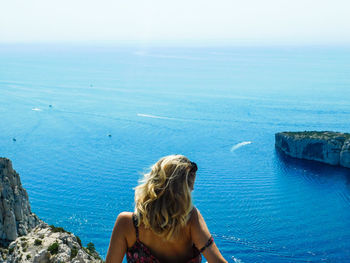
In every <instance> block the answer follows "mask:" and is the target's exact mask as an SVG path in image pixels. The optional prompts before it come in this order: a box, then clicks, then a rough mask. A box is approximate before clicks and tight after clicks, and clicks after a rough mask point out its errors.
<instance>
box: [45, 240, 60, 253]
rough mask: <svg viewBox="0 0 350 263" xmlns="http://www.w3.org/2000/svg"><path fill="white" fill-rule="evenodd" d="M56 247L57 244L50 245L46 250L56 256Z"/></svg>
mask: <svg viewBox="0 0 350 263" xmlns="http://www.w3.org/2000/svg"><path fill="white" fill-rule="evenodd" d="M58 247H59V244H58V243H57V242H55V243H52V244H51V245H50V246H49V247H48V248H47V250H48V251H49V252H50V253H51V255H54V254H57V253H58Z"/></svg>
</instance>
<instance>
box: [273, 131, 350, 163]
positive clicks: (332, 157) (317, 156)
mask: <svg viewBox="0 0 350 263" xmlns="http://www.w3.org/2000/svg"><path fill="white" fill-rule="evenodd" d="M275 146H276V147H277V148H278V149H280V150H282V151H283V152H284V153H285V154H287V155H289V156H291V157H295V158H300V159H307V160H314V161H319V162H323V163H327V164H331V165H339V166H343V167H347V168H350V134H349V133H340V132H330V131H322V132H321V131H304V132H280V133H276V134H275Z"/></svg>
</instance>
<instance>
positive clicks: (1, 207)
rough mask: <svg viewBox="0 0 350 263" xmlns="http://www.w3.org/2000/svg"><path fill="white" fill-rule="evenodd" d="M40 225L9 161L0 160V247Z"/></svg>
mask: <svg viewBox="0 0 350 263" xmlns="http://www.w3.org/2000/svg"><path fill="white" fill-rule="evenodd" d="M39 223H40V220H39V218H38V217H37V216H36V215H35V214H33V213H32V212H31V210H30V204H29V200H28V194H27V192H26V190H24V188H23V187H22V184H21V180H20V178H19V175H18V174H17V173H16V171H14V170H13V168H12V163H11V161H10V160H9V159H6V158H0V245H2V246H5V245H7V244H9V242H11V241H13V240H15V239H16V238H17V237H19V236H23V235H26V234H27V233H28V232H29V231H30V230H31V229H33V228H34V227H35V226H36V225H38V224H39Z"/></svg>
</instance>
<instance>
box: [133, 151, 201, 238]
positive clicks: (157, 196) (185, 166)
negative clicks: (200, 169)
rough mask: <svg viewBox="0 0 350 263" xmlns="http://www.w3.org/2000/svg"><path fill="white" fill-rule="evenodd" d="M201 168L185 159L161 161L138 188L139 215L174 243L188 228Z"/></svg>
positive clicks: (144, 222)
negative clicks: (194, 189)
mask: <svg viewBox="0 0 350 263" xmlns="http://www.w3.org/2000/svg"><path fill="white" fill-rule="evenodd" d="M196 171H197V165H196V164H195V163H194V162H191V161H190V160H189V159H188V158H187V157H185V156H183V155H169V156H165V157H163V158H161V159H160V160H159V161H158V162H156V163H155V164H154V165H153V166H152V167H151V171H150V172H149V173H146V174H144V177H143V179H142V180H141V181H140V183H139V185H138V186H137V187H135V214H136V216H137V218H138V224H139V225H140V223H143V224H144V226H145V227H146V228H150V229H151V230H152V231H153V232H154V233H156V234H157V235H159V236H161V237H163V238H165V239H166V240H171V239H173V238H174V237H177V236H178V234H179V233H180V230H181V229H182V228H183V227H184V226H185V225H186V224H187V221H188V219H189V215H190V212H191V211H192V208H193V205H192V197H191V191H192V190H193V185H194V180H195V175H196Z"/></svg>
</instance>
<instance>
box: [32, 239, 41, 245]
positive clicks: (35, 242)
mask: <svg viewBox="0 0 350 263" xmlns="http://www.w3.org/2000/svg"><path fill="white" fill-rule="evenodd" d="M41 243H42V241H41V240H40V239H35V241H34V245H36V246H40V245H41Z"/></svg>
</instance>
